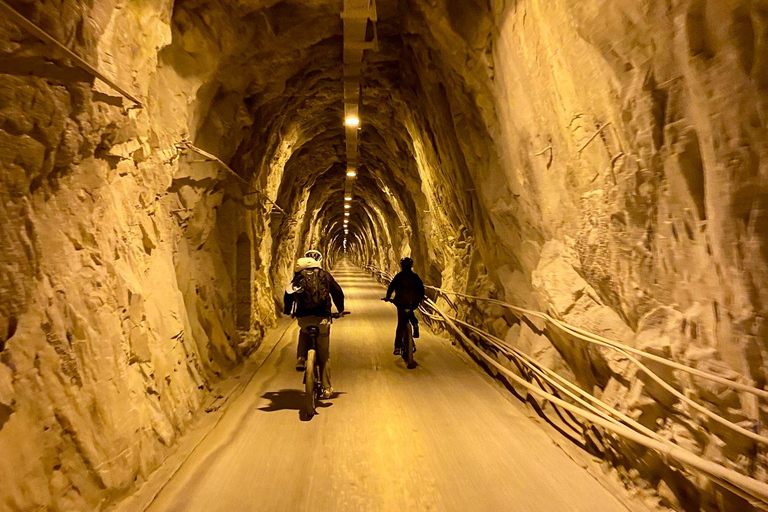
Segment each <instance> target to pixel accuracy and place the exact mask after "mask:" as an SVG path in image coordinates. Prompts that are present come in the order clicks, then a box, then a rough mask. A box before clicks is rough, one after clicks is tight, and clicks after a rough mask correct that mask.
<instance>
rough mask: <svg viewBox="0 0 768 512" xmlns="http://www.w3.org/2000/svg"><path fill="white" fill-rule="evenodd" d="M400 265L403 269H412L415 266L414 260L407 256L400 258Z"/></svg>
mask: <svg viewBox="0 0 768 512" xmlns="http://www.w3.org/2000/svg"><path fill="white" fill-rule="evenodd" d="M400 266H401V267H402V268H403V269H412V268H413V260H412V259H411V258H409V257H407V256H406V257H405V258H403V259H401V260H400Z"/></svg>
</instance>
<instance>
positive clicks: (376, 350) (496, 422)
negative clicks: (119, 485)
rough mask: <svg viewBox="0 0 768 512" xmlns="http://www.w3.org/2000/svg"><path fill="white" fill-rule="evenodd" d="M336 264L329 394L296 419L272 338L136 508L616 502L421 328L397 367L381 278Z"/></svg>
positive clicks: (296, 378) (291, 347) (543, 508)
mask: <svg viewBox="0 0 768 512" xmlns="http://www.w3.org/2000/svg"><path fill="white" fill-rule="evenodd" d="M336 277H337V279H338V281H339V282H340V284H341V285H342V287H343V288H344V291H345V293H346V295H347V298H348V306H347V309H349V310H351V311H352V313H353V314H352V315H350V316H348V317H345V318H344V319H342V320H339V321H337V322H335V323H334V325H333V328H332V331H331V354H332V359H331V360H332V378H333V385H334V388H335V390H336V391H337V392H338V393H339V394H338V396H337V397H336V398H335V399H334V400H332V401H329V402H328V403H327V404H328V405H327V406H326V407H324V408H322V409H320V411H319V415H317V416H315V417H314V418H313V419H312V420H311V421H309V422H303V421H300V419H299V408H300V407H301V398H302V391H301V389H302V385H301V376H300V374H299V373H297V372H296V371H295V370H294V368H293V366H294V363H295V360H294V355H295V341H294V339H293V336H290V338H291V339H284V341H283V342H281V343H280V345H278V346H277V347H276V349H275V351H274V352H273V354H272V355H271V356H270V358H269V359H268V360H267V361H266V363H265V364H264V366H263V367H262V369H261V370H260V371H259V372H258V374H257V375H256V377H255V378H254V379H253V380H252V382H251V383H250V384H249V386H248V387H247V389H246V390H245V391H244V392H243V394H242V395H241V396H240V397H239V398H237V399H236V401H235V402H234V403H233V404H232V405H231V407H232V410H231V412H228V414H227V415H226V416H225V417H224V419H223V420H222V422H221V423H220V424H219V425H218V426H217V427H216V429H215V430H214V431H213V432H212V433H211V435H209V436H208V437H207V438H206V439H205V441H204V442H203V443H202V444H201V445H200V446H198V448H197V449H196V450H195V451H194V452H193V454H192V456H191V457H190V458H189V459H188V460H187V461H186V462H185V464H184V465H183V466H182V467H181V469H180V470H179V471H178V473H177V474H176V475H175V477H174V478H173V479H172V480H171V481H170V482H169V483H168V485H166V486H165V488H164V489H163V491H162V492H161V493H160V494H159V495H158V496H157V498H156V499H155V501H154V502H153V504H152V506H151V507H150V509H149V510H151V511H206V512H214V511H222V512H224V511H226V512H232V511H305V510H318V511H399V510H436V511H437V510H445V511H474V510H482V511H519V512H528V511H530V512H554V511H584V512H587V511H588V512H602V511H605V512H608V511H610V512H614V511H625V510H626V508H625V507H624V506H623V505H622V504H621V503H620V502H619V501H618V500H617V499H616V498H614V497H613V496H612V495H611V493H610V492H608V491H607V490H605V489H604V488H603V487H602V486H601V485H600V484H599V483H598V482H597V481H596V480H595V479H594V478H592V477H591V476H590V475H589V474H587V472H586V471H585V470H583V469H582V468H581V467H579V466H578V465H577V464H576V463H574V462H573V461H572V460H571V459H569V458H568V457H567V456H566V455H565V454H564V453H563V452H562V451H561V450H560V449H559V448H557V447H556V446H554V444H553V443H552V441H551V440H550V438H549V437H547V435H546V434H545V433H544V432H543V431H542V430H540V428H539V427H538V426H537V425H536V424H535V423H533V422H532V421H531V420H529V419H527V418H526V417H525V416H524V414H522V413H521V412H520V411H519V410H517V409H516V408H515V407H514V406H513V405H512V404H510V403H509V402H508V401H507V399H506V398H505V397H504V396H502V394H501V391H500V390H498V389H497V388H495V387H494V386H493V385H492V384H491V383H490V382H489V381H488V379H487V378H486V377H484V376H483V375H481V374H480V372H479V371H478V370H477V369H476V368H473V367H472V366H471V365H469V364H467V363H466V362H465V361H464V360H463V359H462V358H461V357H459V356H458V355H457V354H456V353H455V352H454V351H453V350H452V349H451V348H450V347H449V346H448V345H447V344H446V342H445V341H443V340H439V339H437V338H435V337H433V336H431V335H430V334H429V332H428V331H427V330H426V329H423V331H424V332H423V333H422V338H421V340H418V341H419V342H418V349H419V350H418V352H417V354H416V356H417V361H418V362H419V367H418V368H416V369H414V370H407V369H406V368H405V367H404V365H403V362H402V360H401V359H400V358H397V357H395V356H393V355H392V341H393V340H392V337H393V334H394V331H395V323H396V320H395V311H394V308H393V306H391V305H389V304H385V303H383V302H381V301H380V300H379V298H380V297H381V296H382V294H383V290H382V288H381V286H380V285H379V284H377V283H376V282H375V281H374V280H372V279H371V278H369V277H367V276H366V275H365V274H363V273H362V272H360V271H355V270H353V269H351V268H347V269H344V270H339V271H337V272H336Z"/></svg>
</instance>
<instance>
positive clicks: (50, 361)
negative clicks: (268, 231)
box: [0, 0, 275, 510]
mask: <svg viewBox="0 0 768 512" xmlns="http://www.w3.org/2000/svg"><path fill="white" fill-rule="evenodd" d="M11 3H12V4H13V5H14V6H15V7H16V8H18V10H19V11H20V12H22V13H23V14H24V15H26V16H28V17H29V18H30V19H31V20H33V21H34V22H36V23H38V24H39V25H40V26H41V27H42V28H43V29H44V30H46V31H48V32H49V33H51V34H52V35H53V36H54V37H56V38H57V39H58V40H60V41H63V42H66V43H68V45H69V46H70V47H72V48H73V49H75V51H77V52H78V53H79V54H80V55H83V56H85V58H86V59H87V60H88V61H90V62H91V63H93V64H94V65H96V66H97V67H98V68H99V69H101V70H102V71H103V72H105V73H106V74H108V75H109V76H111V77H113V78H114V80H115V81H116V82H118V83H120V84H121V85H123V86H124V87H126V88H128V89H130V90H131V91H132V92H133V93H134V94H135V95H137V96H138V97H140V98H142V99H143V101H144V102H145V107H146V108H143V109H139V108H134V107H133V106H132V104H131V102H129V101H127V100H125V99H122V98H121V97H120V96H119V95H118V94H116V93H115V92H114V91H112V90H111V89H110V88H108V87H106V86H105V85H104V84H101V83H99V82H95V83H94V80H93V78H92V77H91V76H89V75H88V74H87V73H85V72H83V71H81V70H80V69H78V68H77V67H75V66H74V64H73V63H72V62H68V61H67V60H64V59H59V58H58V57H51V55H52V51H51V48H50V47H48V46H45V45H43V44H42V43H40V42H38V41H37V40H35V39H33V38H31V37H30V36H28V35H27V34H25V33H24V32H22V31H21V30H20V29H19V28H18V27H17V26H16V25H14V24H12V23H10V22H7V21H3V22H0V54H1V55H2V69H0V75H1V76H0V173H1V174H0V195H1V196H2V201H0V204H1V205H2V206H0V222H2V232H3V236H2V237H0V239H2V241H0V244H2V245H0V247H2V250H0V290H1V293H0V297H2V298H0V333H2V334H0V453H2V454H3V456H2V460H1V461H0V479H2V481H3V485H2V486H0V508H2V509H3V510H33V509H46V510H94V509H97V508H99V506H100V505H102V504H104V503H108V502H109V501H110V500H113V499H114V498H115V497H116V496H119V495H121V494H122V493H124V492H126V491H127V490H129V489H130V488H131V487H132V486H133V485H134V484H135V482H137V481H141V480H142V479H143V478H145V477H146V476H147V475H148V474H149V473H150V472H151V471H152V470H153V469H154V468H155V467H156V466H157V465H158V464H159V463H160V462H161V461H162V460H163V458H164V457H165V456H166V454H167V453H168V448H169V447H170V446H171V445H172V444H173V443H174V441H175V440H176V438H177V437H178V436H179V434H180V433H182V432H183V431H184V429H185V427H186V425H187V424H188V423H189V421H190V419H191V418H192V417H193V414H194V413H195V412H196V411H197V410H198V409H199V408H200V406H201V404H202V403H203V402H204V401H205V399H206V397H207V393H208V391H209V390H210V387H211V385H212V384H213V383H214V382H216V381H217V380H218V379H219V378H220V377H221V376H223V375H224V374H225V372H226V371H227V370H228V369H230V368H232V367H233V366H234V365H235V364H237V363H238V361H240V359H241V358H242V357H243V355H245V354H247V353H249V352H250V351H251V350H253V348H254V347H255V346H257V345H258V342H259V340H260V339H261V336H262V335H263V332H264V330H265V329H266V328H268V327H269V326H271V325H272V322H273V321H274V317H275V309H274V305H273V301H272V297H271V292H270V291H269V290H256V289H255V287H254V289H253V290H252V289H251V286H252V285H251V283H252V282H253V281H252V280H251V278H250V277H251V276H250V274H254V275H256V269H255V268H252V267H253V266H254V259H253V258H251V257H250V254H251V253H252V252H255V249H256V247H258V244H259V243H261V242H260V237H261V235H262V234H261V233H256V232H255V231H254V228H253V223H252V221H251V217H252V216H254V215H255V216H258V217H261V216H262V215H263V210H264V206H263V204H261V203H260V202H258V201H253V200H249V199H247V198H244V197H243V191H242V190H241V189H240V188H239V187H237V186H235V187H233V186H232V184H231V180H229V181H228V180H227V179H226V177H225V176H224V175H223V171H222V170H221V168H220V166H219V165H217V164H215V163H211V162H205V161H204V159H203V158H201V157H199V156H197V155H194V154H183V155H182V154H179V153H178V152H177V151H176V148H175V147H174V143H175V142H178V141H180V140H181V139H182V138H192V139H193V140H196V137H195V132H196V131H197V130H198V126H197V124H198V123H199V120H198V119H197V118H198V117H204V116H205V113H204V112H202V113H201V112H200V111H198V108H199V107H202V108H204V107H205V105H204V104H202V105H201V103H202V102H200V101H199V100H198V97H199V96H200V92H199V87H200V86H201V84H204V83H205V78H198V77H195V76H194V74H195V73H204V72H205V70H203V69H200V68H198V67H197V66H195V67H194V68H184V67H183V65H178V62H177V61H174V59H175V58H177V57H178V58H181V57H179V54H180V53H181V50H179V49H178V48H177V45H176V44H174V45H171V42H172V39H173V41H174V42H175V41H177V40H178V34H172V29H171V25H172V18H171V17H172V7H173V5H172V4H173V3H172V2H167V1H164V2H161V1H155V2H132V1H121V0H118V1H112V2H98V5H95V4H94V5H90V4H89V5H83V4H80V3H78V2H69V1H65V2H21V1H17V2H11ZM174 30H176V29H175V28H174ZM169 45H170V46H169ZM211 72H212V71H211ZM222 129H226V128H222ZM209 149H215V150H218V149H219V148H218V147H213V148H211V147H209ZM238 241H239V242H240V244H239V247H240V250H239V251H238V249H237V248H238ZM243 248H244V249H243ZM238 254H240V255H243V254H245V255H246V256H245V258H246V259H245V260H244V261H245V263H246V265H245V266H243V264H242V263H243V262H242V261H241V262H240V265H239V266H238V262H237V258H238ZM243 272H245V273H246V275H245V277H244V283H245V286H244V287H243V286H242V282H243V276H242V274H243ZM238 274H241V275H238ZM262 274H263V271H262ZM238 281H239V282H240V284H241V285H240V287H239V288H238V287H237V285H236V283H237V282H238ZM237 295H239V297H237ZM252 295H253V297H251V296H252ZM237 300H240V301H241V302H243V303H244V304H245V312H244V313H242V314H241V315H240V316H241V317H242V318H239V319H238V318H236V315H235V314H234V309H233V308H232V304H234V303H235V302H236V301H237ZM238 324H239V325H238Z"/></svg>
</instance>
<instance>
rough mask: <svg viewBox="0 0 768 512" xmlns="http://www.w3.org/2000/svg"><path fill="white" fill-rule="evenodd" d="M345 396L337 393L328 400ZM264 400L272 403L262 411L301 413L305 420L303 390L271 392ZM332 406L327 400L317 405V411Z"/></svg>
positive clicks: (261, 408)
mask: <svg viewBox="0 0 768 512" xmlns="http://www.w3.org/2000/svg"><path fill="white" fill-rule="evenodd" d="M343 394H345V393H343V392H340V391H335V392H334V393H333V394H332V395H331V398H329V399H328V400H333V399H334V398H338V397H340V396H341V395H343ZM262 398H266V399H267V400H269V401H270V402H269V404H267V405H265V406H264V407H259V410H260V411H264V412H275V411H299V413H300V414H301V417H302V419H303V418H304V415H303V409H304V391H303V390H301V389H281V390H280V391H269V392H267V393H264V394H263V395H262ZM332 405H333V404H332V403H329V402H328V401H327V400H321V401H319V402H318V403H317V409H325V408H326V407H330V406H332Z"/></svg>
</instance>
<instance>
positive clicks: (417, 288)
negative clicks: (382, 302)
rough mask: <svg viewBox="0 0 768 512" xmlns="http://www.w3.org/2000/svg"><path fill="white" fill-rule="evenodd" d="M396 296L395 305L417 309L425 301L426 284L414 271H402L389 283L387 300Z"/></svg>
mask: <svg viewBox="0 0 768 512" xmlns="http://www.w3.org/2000/svg"><path fill="white" fill-rule="evenodd" d="M393 293H394V294H395V299H394V302H395V305H397V306H398V307H405V308H416V307H417V306H418V305H419V304H421V301H422V300H424V283H423V282H421V278H420V277H419V276H418V274H416V272H414V271H413V270H402V271H400V272H398V274H397V275H396V276H395V278H394V279H393V280H392V282H391V283H389V288H387V298H388V299H389V298H390V297H391V296H392V294H393Z"/></svg>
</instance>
